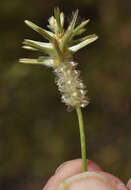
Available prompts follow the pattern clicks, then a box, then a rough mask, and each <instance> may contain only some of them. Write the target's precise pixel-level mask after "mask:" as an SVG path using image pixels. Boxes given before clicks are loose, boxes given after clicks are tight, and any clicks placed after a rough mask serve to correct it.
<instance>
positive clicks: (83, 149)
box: [76, 108, 87, 172]
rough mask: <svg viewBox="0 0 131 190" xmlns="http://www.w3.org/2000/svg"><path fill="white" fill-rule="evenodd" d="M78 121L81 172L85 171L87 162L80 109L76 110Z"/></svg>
mask: <svg viewBox="0 0 131 190" xmlns="http://www.w3.org/2000/svg"><path fill="white" fill-rule="evenodd" d="M76 112H77V116H78V121H79V130H80V141H81V156H82V171H83V172H85V171H86V170H87V161H86V143H85V132H84V123H83V116H82V111H81V108H76Z"/></svg>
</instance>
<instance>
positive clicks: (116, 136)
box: [0, 0, 131, 190]
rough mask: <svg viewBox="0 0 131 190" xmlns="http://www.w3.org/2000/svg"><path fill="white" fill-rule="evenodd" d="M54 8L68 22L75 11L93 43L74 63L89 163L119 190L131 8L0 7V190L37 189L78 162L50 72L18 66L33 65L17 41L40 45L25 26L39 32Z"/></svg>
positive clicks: (86, 4) (128, 99)
mask: <svg viewBox="0 0 131 190" xmlns="http://www.w3.org/2000/svg"><path fill="white" fill-rule="evenodd" d="M54 6H59V7H60V8H61V9H62V10H63V11H64V12H65V14H66V15H67V17H66V19H67V22H69V20H70V18H71V15H72V11H74V10H76V9H77V8H78V9H79V15H80V17H81V18H80V19H87V18H90V19H91V21H90V23H89V24H88V26H87V28H88V30H87V34H93V33H96V34H97V35H98V36H99V40H97V41H96V42H94V43H92V44H91V45H89V46H88V47H85V48H84V49H83V50H81V51H79V52H78V53H76V55H75V60H76V62H78V63H80V65H79V69H80V70H81V76H82V78H83V80H84V83H85V84H86V86H87V87H88V96H89V98H90V104H89V106H88V107H87V108H85V109H84V120H85V128H86V137H87V141H86V143H87V152H88V158H89V159H91V160H93V161H95V162H97V163H98V164H100V165H101V166H102V167H103V169H104V170H105V171H107V172H110V173H113V174H114V175H117V176H118V177H120V178H121V179H122V180H123V181H124V182H125V183H126V182H127V180H128V178H129V177H131V63H130V59H131V51H130V50H131V1H130V0H125V1H123V0H110V1H105V0H80V1H79V0H61V1H58V0H46V1H45V0H37V1H35V0H28V1H27V0H12V1H11V0H0V43H1V45H0V189H2V190H16V189H19V190H23V189H24V190H36V189H37V190H38V189H42V187H43V186H44V184H45V183H46V181H47V179H48V178H49V176H51V175H52V174H53V173H54V171H55V169H56V168H57V167H58V166H59V165H60V164H61V163H62V162H64V161H67V160H70V159H75V158H78V157H80V143H79V131H78V123H77V117H76V114H75V111H73V112H67V109H66V107H65V105H64V104H62V103H61V102H60V95H59V93H58V91H57V87H56V85H55V83H54V75H53V73H52V70H51V69H48V68H45V67H43V66H39V65H38V66H36V65H34V66H33V65H22V64H19V63H18V59H19V58H24V57H30V58H33V57H34V58H35V57H38V53H35V52H30V51H27V50H24V49H22V48H21V45H22V41H23V40H24V38H26V39H27V38H28V39H33V40H40V41H41V40H44V39H43V38H42V37H41V36H40V35H38V34H37V33H35V32H34V31H33V30H31V29H30V28H28V27H27V26H26V25H25V24H24V20H25V19H28V20H31V21H33V22H35V23H36V24H37V25H40V26H43V27H46V25H47V24H48V18H49V16H51V15H52V14H53V8H54Z"/></svg>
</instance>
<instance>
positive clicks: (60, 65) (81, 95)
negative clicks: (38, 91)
mask: <svg viewBox="0 0 131 190" xmlns="http://www.w3.org/2000/svg"><path fill="white" fill-rule="evenodd" d="M77 17H78V10H76V12H75V13H74V15H73V19H72V21H71V23H70V24H69V26H68V27H67V29H66V30H65V29H64V13H63V12H60V10H59V8H55V9H54V16H51V17H50V18H49V25H48V28H49V29H50V31H48V30H45V29H43V28H41V27H39V26H37V25H35V24H34V23H32V22H30V21H27V20H26V21H25V23H26V24H27V25H28V26H29V27H31V28H32V29H33V30H35V31H36V32H38V33H40V34H41V35H42V36H43V37H44V38H46V39H47V40H48V41H49V43H45V42H38V41H33V40H27V39H26V40H24V42H23V44H24V46H23V48H25V49H28V50H34V51H37V50H39V51H41V52H42V53H44V54H46V55H48V56H42V57H39V58H38V59H26V58H25V59H20V63H30V64H42V65H45V66H48V67H51V68H53V70H54V73H55V75H56V83H57V86H58V89H59V91H60V92H61V95H62V96H61V97H62V98H61V99H62V102H64V103H65V104H66V105H67V106H68V107H73V108H80V107H85V106H86V105H87V104H88V103H89V101H88V98H87V96H86V94H87V90H85V85H84V84H83V82H82V80H81V79H80V77H79V75H80V72H79V71H78V70H77V69H76V66H77V63H75V62H74V61H73V54H74V53H75V52H77V51H78V50H79V49H81V48H83V47H84V46H86V45H88V44H90V43H92V42H94V41H95V40H97V38H98V37H97V36H96V35H95V34H93V35H88V36H85V37H81V38H78V39H74V37H76V36H78V35H81V34H82V33H84V32H85V31H86V29H85V26H86V25H87V24H88V22H89V19H88V20H85V21H83V22H82V23H81V24H80V25H78V26H76V27H75V25H76V20H77Z"/></svg>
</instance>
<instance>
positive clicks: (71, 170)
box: [43, 159, 131, 190]
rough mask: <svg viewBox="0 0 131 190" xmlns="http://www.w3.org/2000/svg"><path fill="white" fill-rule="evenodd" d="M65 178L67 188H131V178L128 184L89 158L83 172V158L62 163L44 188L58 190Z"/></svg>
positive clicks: (90, 189) (45, 189) (72, 189)
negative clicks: (85, 170)
mask: <svg viewBox="0 0 131 190" xmlns="http://www.w3.org/2000/svg"><path fill="white" fill-rule="evenodd" d="M63 180H65V184H66V188H65V186H64V187H62V189H66V190H86V189H87V190H131V180H129V182H128V184H127V186H126V185H125V184H124V183H123V182H122V181H121V180H120V179H118V178H117V177H115V176H113V175H112V174H109V173H107V172H104V171H103V170H102V169H101V168H100V167H99V166H98V165H97V164H95V163H94V162H93V161H90V160H87V172H82V173H81V159H76V160H71V161H68V162H65V163H63V164H62V165H60V166H59V167H58V168H57V170H56V172H55V174H54V175H53V176H52V177H51V178H50V179H49V180H48V182H47V184H46V185H45V187H44V188H43V190H57V189H58V187H59V188H60V186H59V185H60V184H61V183H62V182H63Z"/></svg>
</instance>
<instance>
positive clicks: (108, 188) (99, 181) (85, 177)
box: [58, 171, 118, 190]
mask: <svg viewBox="0 0 131 190" xmlns="http://www.w3.org/2000/svg"><path fill="white" fill-rule="evenodd" d="M80 189H81V190H86V189H91V190H118V186H117V184H116V183H115V182H114V181H113V180H111V179H110V177H109V176H105V175H103V174H101V173H99V172H95V171H89V172H84V173H80V174H77V175H75V176H72V177H69V178H67V179H65V180H64V181H63V182H62V183H61V184H60V185H59V187H58V190H80Z"/></svg>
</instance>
